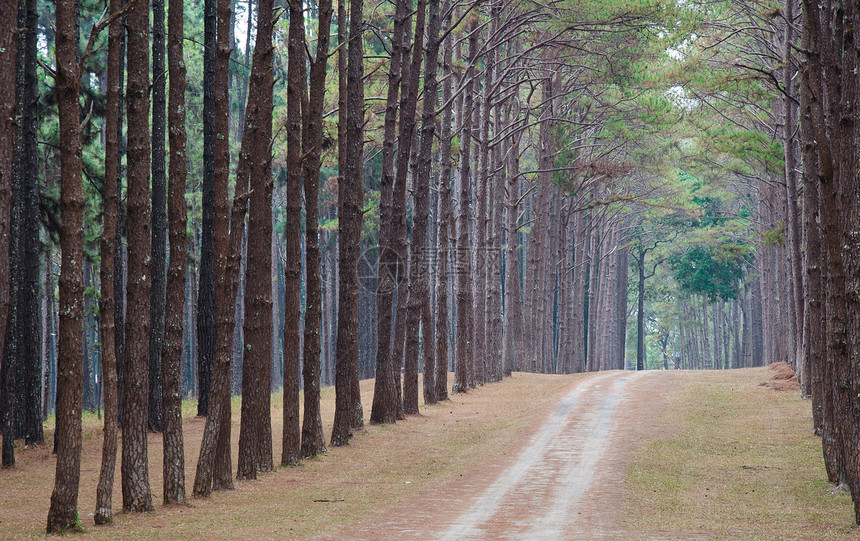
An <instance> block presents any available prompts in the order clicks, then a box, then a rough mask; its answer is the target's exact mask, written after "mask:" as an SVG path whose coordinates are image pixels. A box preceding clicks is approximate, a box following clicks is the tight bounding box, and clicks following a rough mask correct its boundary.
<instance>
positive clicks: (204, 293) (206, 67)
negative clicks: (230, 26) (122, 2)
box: [197, 0, 218, 415]
mask: <svg viewBox="0 0 860 541" xmlns="http://www.w3.org/2000/svg"><path fill="white" fill-rule="evenodd" d="M217 4H218V0H204V7H203V44H204V45H203V190H202V205H201V206H202V208H201V214H202V223H201V230H202V231H201V238H200V278H199V280H198V284H199V285H198V294H197V303H198V308H197V343H198V350H197V352H198V356H197V415H208V413H209V398H210V394H211V393H210V390H211V389H212V366H213V363H214V358H215V274H214V273H215V252H214V250H215V248H214V242H215V241H214V227H215V225H214V212H215V211H214V205H215V191H214V190H215V186H214V182H215V131H214V130H215V127H214V126H215V63H216V54H215V52H216V47H217V45H216V26H217V17H218V15H217Z"/></svg>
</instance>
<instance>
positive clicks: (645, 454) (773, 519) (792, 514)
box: [627, 368, 860, 540]
mask: <svg viewBox="0 0 860 541" xmlns="http://www.w3.org/2000/svg"><path fill="white" fill-rule="evenodd" d="M678 376H679V377H680V378H681V379H682V381H683V385H677V386H675V387H674V388H673V390H672V391H671V392H670V393H669V396H668V408H667V409H666V411H665V412H664V414H663V415H662V417H661V419H660V422H661V423H664V424H665V425H666V426H667V427H669V428H670V430H671V433H670V435H668V436H665V437H659V438H656V439H653V440H650V441H649V442H647V443H646V444H645V445H644V446H643V447H642V448H641V449H640V451H639V453H638V455H637V458H636V460H635V462H634V464H633V466H632V468H631V470H630V472H629V474H628V488H629V498H628V505H627V516H628V524H627V526H628V531H631V532H636V536H637V537H640V538H642V539H699V538H702V539H809V540H820V539H860V530H858V528H857V527H856V526H855V525H854V520H853V506H852V504H851V501H850V498H849V496H848V495H847V494H844V493H836V492H834V490H833V487H832V486H831V485H829V484H828V483H827V480H826V479H827V478H826V475H825V472H824V464H823V461H822V458H821V444H820V440H819V439H818V438H817V437H815V436H814V435H813V434H812V417H811V411H810V402H809V401H808V400H803V399H801V398H800V396H799V393H797V392H777V391H774V390H773V389H770V388H768V387H766V386H761V384H762V383H764V382H767V381H770V380H771V378H773V376H774V371H773V370H769V369H767V368H759V369H749V370H733V371H709V372H685V373H681V374H678Z"/></svg>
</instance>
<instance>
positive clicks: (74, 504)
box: [0, 2, 145, 533]
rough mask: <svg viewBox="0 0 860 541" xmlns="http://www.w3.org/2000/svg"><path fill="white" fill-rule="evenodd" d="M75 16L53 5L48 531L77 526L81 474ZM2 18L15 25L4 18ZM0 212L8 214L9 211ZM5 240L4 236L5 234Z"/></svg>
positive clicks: (69, 5)
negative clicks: (55, 253) (55, 280)
mask: <svg viewBox="0 0 860 541" xmlns="http://www.w3.org/2000/svg"><path fill="white" fill-rule="evenodd" d="M144 13H145V11H144ZM75 18H76V6H75V4H74V3H73V2H58V3H57V10H56V22H55V24H56V33H57V43H56V55H57V58H56V66H57V77H56V95H57V110H58V113H59V120H60V133H61V134H62V137H60V205H61V211H62V213H63V225H62V228H61V229H60V248H61V250H62V263H61V268H60V326H59V331H60V347H59V359H58V366H57V377H58V391H57V426H56V439H55V442H56V451H57V467H56V475H55V477H54V490H53V493H52V494H51V507H50V510H49V511H48V522H47V531H48V533H54V532H62V531H66V530H68V529H76V528H77V519H78V486H79V483H80V472H81V395H82V390H81V388H82V373H81V358H82V356H83V346H82V343H81V341H82V338H83V325H82V322H83V293H84V291H83V290H84V288H83V267H82V265H83V262H84V257H83V251H84V239H83V210H84V197H83V185H82V178H81V177H82V167H83V164H82V157H81V156H82V155H81V126H80V112H79V107H78V96H79V92H80V80H81V68H80V65H79V64H78V62H77V60H76V58H75V51H76V50H77V42H76V40H75ZM132 21H134V19H132ZM5 22H9V23H12V24H16V23H14V22H13V20H8V19H7V21H5ZM7 28H9V27H8V26H7ZM10 50H14V48H10ZM4 167H5V166H4ZM4 184H5V183H4ZM4 192H5V190H4ZM4 195H5V194H4ZM4 203H5V202H4ZM7 208H8V207H7ZM2 216H4V217H6V216H8V214H3V215H2ZM4 238H8V237H6V236H4ZM0 289H2V288H0ZM144 436H145V433H144Z"/></svg>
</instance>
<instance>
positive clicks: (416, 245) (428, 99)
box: [406, 0, 441, 404]
mask: <svg viewBox="0 0 860 541" xmlns="http://www.w3.org/2000/svg"><path fill="white" fill-rule="evenodd" d="M427 10H428V13H429V17H428V21H427V45H426V47H425V55H424V56H425V58H426V61H425V64H424V103H423V107H424V109H423V111H422V114H421V144H420V148H419V151H418V167H417V169H416V171H415V175H414V179H413V183H414V184H415V185H416V190H415V195H414V197H415V208H416V209H417V210H416V214H415V227H414V228H413V231H412V254H413V261H414V262H415V263H414V265H413V267H414V272H413V277H412V278H411V279H410V282H409V283H410V288H412V287H413V284H414V289H413V290H411V291H410V293H409V296H410V297H409V298H410V299H413V300H412V301H411V302H412V307H411V308H410V310H409V312H410V313H411V312H412V311H413V310H416V311H418V310H420V325H421V339H422V351H423V361H424V379H423V392H424V403H425V404H435V403H436V402H437V401H438V395H437V393H436V367H435V360H434V343H433V342H434V340H433V321H432V319H431V312H430V311H431V306H430V282H429V275H428V271H429V264H430V258H429V257H427V256H428V255H430V248H429V247H428V246H427V244H426V241H425V236H426V230H427V216H428V204H429V195H430V193H429V191H430V169H431V162H432V159H433V138H434V134H435V131H436V103H437V101H438V98H437V94H438V83H437V80H436V72H437V70H438V66H439V45H440V44H441V40H440V39H439V29H440V26H441V20H440V16H439V0H429V1H428V2H427ZM419 226H421V227H422V228H423V231H422V232H419V231H418V229H419ZM406 354H407V355H410V351H409V349H408V348H407V353H406ZM415 355H416V357H417V351H416V352H415ZM416 361H417V359H416Z"/></svg>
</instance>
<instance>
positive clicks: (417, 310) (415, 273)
mask: <svg viewBox="0 0 860 541" xmlns="http://www.w3.org/2000/svg"><path fill="white" fill-rule="evenodd" d="M426 10H427V0H418V6H417V11H416V13H415V38H414V40H413V46H412V62H411V64H409V69H408V71H407V70H406V69H405V68H406V62H405V60H406V59H405V58H404V73H405V74H406V78H405V80H404V81H403V92H404V94H405V97H406V99H405V100H404V107H403V108H401V111H400V144H399V145H398V148H397V180H396V182H397V184H398V194H399V195H400V197H401V201H402V202H404V203H405V199H406V173H407V170H408V168H409V156H410V153H411V152H412V146H413V145H412V143H413V141H414V140H415V111H416V108H417V105H418V89H419V86H418V85H419V82H420V80H421V57H422V47H423V44H424V29H425V15H426ZM414 169H415V168H413V171H414ZM413 177H415V174H413ZM428 180H429V179H428ZM412 189H413V208H414V215H413V227H412V250H411V252H412V253H411V258H410V259H411V262H410V264H409V266H408V269H407V265H406V257H407V246H406V212H405V211H406V208H405V205H404V208H403V212H402V224H401V225H400V228H401V234H400V235H399V237H400V238H399V240H398V252H399V254H400V255H399V257H398V259H399V260H400V271H399V276H400V277H401V278H400V289H399V291H400V292H399V293H398V296H397V297H398V298H397V304H398V305H400V304H401V302H402V305H403V307H404V312H405V313H404V315H403V316H404V317H403V318H402V319H403V320H404V321H403V326H404V334H405V335H406V343H405V354H404V355H403V356H402V358H403V367H404V370H403V401H402V405H403V410H404V412H405V413H407V414H409V415H416V414H417V413H418V346H419V342H418V333H419V325H420V324H421V316H422V305H423V304H424V302H423V301H426V300H428V299H427V297H428V293H427V291H426V289H421V291H420V294H421V295H423V297H422V298H417V297H418V295H419V291H418V289H419V288H420V287H422V284H424V283H426V282H425V280H426V278H425V276H426V272H427V261H426V259H425V258H424V257H423V256H424V253H425V240H426V237H427V199H428V195H429V192H430V186H429V184H427V183H421V182H420V181H418V180H417V179H416V178H413V181H412ZM407 273H408V274H409V279H408V280H406V279H405V278H406V275H407ZM419 281H421V283H419ZM407 289H408V290H407ZM422 299H423V301H422ZM407 302H408V306H409V309H408V310H407ZM395 351H396V348H395Z"/></svg>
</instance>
